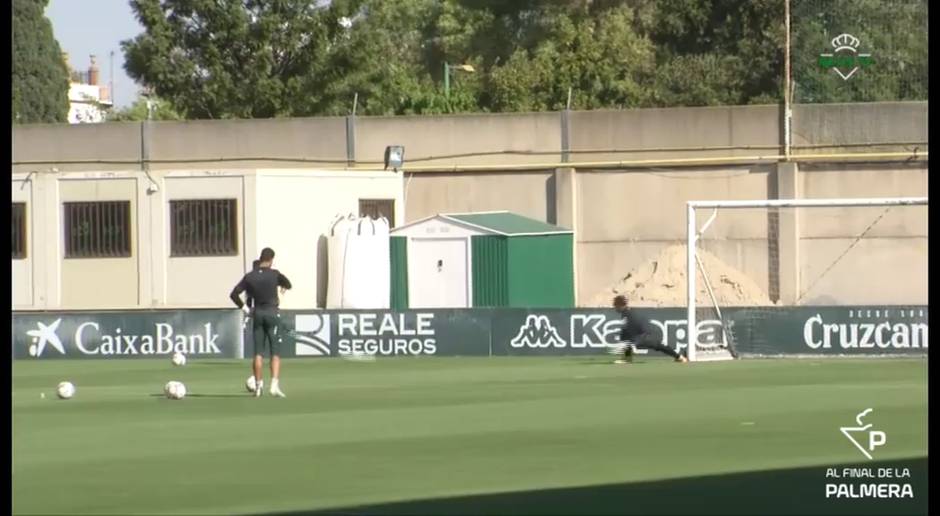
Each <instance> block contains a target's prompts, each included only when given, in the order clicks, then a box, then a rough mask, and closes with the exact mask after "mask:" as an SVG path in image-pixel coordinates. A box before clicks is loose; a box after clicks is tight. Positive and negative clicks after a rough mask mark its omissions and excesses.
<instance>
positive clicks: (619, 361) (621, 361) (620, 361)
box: [614, 358, 630, 364]
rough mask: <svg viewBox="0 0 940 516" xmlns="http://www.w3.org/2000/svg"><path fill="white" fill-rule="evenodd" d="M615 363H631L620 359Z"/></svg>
mask: <svg viewBox="0 0 940 516" xmlns="http://www.w3.org/2000/svg"><path fill="white" fill-rule="evenodd" d="M614 363H615V364H629V363H630V362H627V361H626V360H624V359H622V358H620V359H617V360H614Z"/></svg>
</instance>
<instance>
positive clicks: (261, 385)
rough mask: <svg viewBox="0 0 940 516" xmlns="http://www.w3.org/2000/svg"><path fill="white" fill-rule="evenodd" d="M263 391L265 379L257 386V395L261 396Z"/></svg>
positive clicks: (257, 396)
mask: <svg viewBox="0 0 940 516" xmlns="http://www.w3.org/2000/svg"><path fill="white" fill-rule="evenodd" d="M262 392H264V380H261V381H260V382H258V383H257V385H256V386H255V397H256V398H260V397H261V393H262Z"/></svg>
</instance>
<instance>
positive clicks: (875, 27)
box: [792, 0, 928, 103]
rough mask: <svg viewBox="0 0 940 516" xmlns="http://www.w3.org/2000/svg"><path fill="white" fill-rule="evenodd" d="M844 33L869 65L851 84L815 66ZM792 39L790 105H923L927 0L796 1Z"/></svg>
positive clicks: (926, 53) (831, 72)
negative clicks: (881, 102)
mask: <svg viewBox="0 0 940 516" xmlns="http://www.w3.org/2000/svg"><path fill="white" fill-rule="evenodd" d="M844 33H847V34H851V35H852V36H854V37H855V38H857V40H858V43H857V44H858V47H859V48H858V49H857V51H858V52H860V53H870V54H871V58H872V60H873V64H872V65H871V68H869V69H865V70H861V71H859V72H857V73H856V74H853V76H852V77H851V79H850V80H844V79H842V78H841V77H840V76H838V75H837V74H836V73H835V71H833V70H831V69H826V68H822V67H821V66H820V65H819V62H818V60H819V55H820V54H821V53H824V52H833V47H832V39H833V38H835V37H836V36H839V35H841V34H844ZM792 34H793V36H792V40H793V43H792V48H793V50H792V55H793V58H792V60H793V72H792V77H793V82H794V83H795V86H794V90H795V91H794V95H793V98H794V101H795V102H807V103H810V102H873V101H879V100H892V101H895V100H896V101H900V100H927V96H928V88H927V84H928V50H927V2H926V0H895V1H890V2H889V1H884V0H853V1H848V0H827V1H825V2H822V1H819V0H798V1H795V2H794V4H793V25H792ZM845 72H846V73H847V72H848V70H846V71H845Z"/></svg>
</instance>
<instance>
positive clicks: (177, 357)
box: [171, 351, 186, 366]
mask: <svg viewBox="0 0 940 516" xmlns="http://www.w3.org/2000/svg"><path fill="white" fill-rule="evenodd" d="M171 360H172V361H173V365H175V366H184V365H186V355H184V354H182V353H180V352H179V351H177V352H176V353H173V358H172V359H171Z"/></svg>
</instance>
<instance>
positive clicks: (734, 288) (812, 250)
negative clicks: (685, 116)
mask: <svg viewBox="0 0 940 516" xmlns="http://www.w3.org/2000/svg"><path fill="white" fill-rule="evenodd" d="M687 217H688V228H687V231H688V232H687V242H686V244H687V248H686V250H687V253H688V256H687V269H686V275H687V276H686V277H688V278H689V279H690V281H689V282H688V284H687V287H688V289H687V292H686V295H687V300H688V305H687V309H688V313H687V319H688V328H687V335H688V357H689V360H692V361H706V360H729V359H732V358H735V357H737V356H740V355H742V354H743V355H757V356H760V355H775V354H780V350H781V349H790V350H792V349H796V348H794V347H793V346H794V343H793V342H785V341H783V340H782V339H789V340H793V339H794V337H793V335H794V332H793V331H792V328H790V329H789V330H791V331H783V329H782V328H783V326H782V325H784V324H786V323H787V321H786V319H787V315H788V311H789V312H793V311H795V310H797V309H799V307H830V306H837V307H864V306H868V307H870V306H881V307H889V306H899V305H900V306H904V305H908V306H917V305H920V306H923V305H926V304H927V278H926V274H927V199H926V198H883V199H811V200H760V201H693V202H689V203H688V206H687ZM790 323H792V321H790ZM791 326H792V324H791ZM778 329H779V330H780V331H778ZM788 346H789V348H788Z"/></svg>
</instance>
